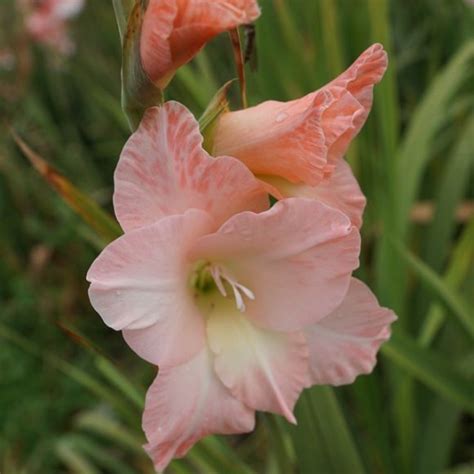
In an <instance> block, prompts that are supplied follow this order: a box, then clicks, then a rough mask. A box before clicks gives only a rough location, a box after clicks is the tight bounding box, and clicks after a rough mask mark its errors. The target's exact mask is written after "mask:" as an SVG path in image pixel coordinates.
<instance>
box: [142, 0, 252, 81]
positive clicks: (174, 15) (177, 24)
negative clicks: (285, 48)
mask: <svg viewBox="0 0 474 474" xmlns="http://www.w3.org/2000/svg"><path fill="white" fill-rule="evenodd" d="M259 15H260V9H259V7H258V4H257V2H256V0H150V1H149V4H148V8H147V10H146V13H145V17H144V19H143V25H142V33H141V40H140V50H141V60H142V64H143V68H144V70H145V72H146V73H147V75H148V76H149V78H150V79H151V80H152V81H153V82H155V83H156V84H157V85H158V86H160V87H162V88H165V87H166V86H167V84H168V83H169V81H170V80H171V78H172V77H173V75H174V73H175V72H176V70H177V69H178V68H179V67H180V66H182V65H184V64H186V63H187V62H188V61H190V60H191V59H192V58H193V57H194V56H195V55H196V54H197V53H198V52H199V51H200V50H201V48H202V47H203V46H204V45H205V44H206V43H207V42H208V41H209V40H211V39H212V38H214V37H215V36H217V35H218V34H220V33H223V32H224V31H229V30H232V29H234V28H236V27H238V26H240V25H244V24H247V23H251V22H253V21H255V20H256V19H257V18H258V17H259Z"/></svg>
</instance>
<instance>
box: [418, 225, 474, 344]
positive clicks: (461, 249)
mask: <svg viewBox="0 0 474 474" xmlns="http://www.w3.org/2000/svg"><path fill="white" fill-rule="evenodd" d="M472 242H474V219H471V222H470V223H469V224H468V226H467V227H466V229H465V230H464V232H463V234H462V235H461V237H460V238H459V240H458V243H457V245H456V248H455V249H454V251H453V255H452V257H451V261H450V263H449V267H448V271H447V272H446V275H445V277H444V281H445V283H446V285H447V286H449V287H450V288H457V287H458V286H459V285H461V283H462V281H463V280H464V279H465V278H466V276H467V275H468V273H469V270H470V269H471V268H472V265H473V262H474V246H473V245H472ZM445 318H446V311H445V309H444V308H443V307H442V306H440V305H439V304H438V303H433V304H432V306H431V308H430V310H429V312H428V315H427V316H426V318H425V320H424V321H423V326H422V328H421V331H420V336H419V341H420V344H421V345H422V346H429V345H430V344H431V342H432V341H433V340H434V338H435V336H436V334H437V333H438V331H439V329H440V328H441V326H442V324H443V322H444V320H445Z"/></svg>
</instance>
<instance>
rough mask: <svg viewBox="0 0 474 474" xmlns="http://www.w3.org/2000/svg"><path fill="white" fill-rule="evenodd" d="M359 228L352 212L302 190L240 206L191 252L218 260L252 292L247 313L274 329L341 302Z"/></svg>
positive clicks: (293, 325)
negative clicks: (260, 208) (250, 207)
mask: <svg viewBox="0 0 474 474" xmlns="http://www.w3.org/2000/svg"><path fill="white" fill-rule="evenodd" d="M359 251H360V236H359V232H358V231H357V229H356V228H355V227H353V226H352V225H351V223H350V221H349V218H348V217H347V216H345V215H344V214H342V213H341V212H339V211H337V210H335V209H332V208H330V207H328V206H326V205H325V204H323V203H321V202H318V201H315V200H309V199H303V198H289V199H285V200H283V201H279V202H278V203H277V204H275V206H273V207H272V209H270V210H269V211H266V212H263V213H261V214H255V213H252V212H243V213H240V214H238V215H236V216H234V217H232V218H231V219H230V220H229V221H227V222H226V223H225V224H224V225H223V226H222V227H221V228H220V229H219V231H218V232H216V233H215V234H212V235H208V236H205V237H203V238H202V239H200V241H199V242H198V243H197V244H196V247H195V248H194V250H193V253H192V255H193V256H194V258H197V259H200V258H202V259H208V260H210V261H212V262H213V263H218V264H219V265H220V266H221V267H222V268H224V269H225V270H226V272H227V273H228V274H230V275H231V276H232V278H233V279H234V281H237V282H238V283H239V284H241V285H243V286H244V287H246V288H248V289H249V290H251V291H252V292H253V294H254V295H255V300H253V301H252V300H251V301H248V302H247V303H246V307H247V309H246V312H245V314H246V316H247V317H248V318H250V319H251V320H252V321H253V322H255V323H256V324H257V325H259V326H262V327H265V328H268V329H273V330H275V331H296V330H299V329H301V328H304V327H305V326H307V325H310V324H313V323H315V322H317V321H319V320H320V319H322V318H324V317H325V316H327V315H328V314H329V313H330V312H331V311H333V310H334V309H335V308H337V306H339V304H340V303H341V302H342V299H343V298H344V295H345V294H346V292H347V288H348V287H349V282H350V278H351V273H352V271H353V270H354V269H355V268H357V266H358V264H359V260H358V256H359Z"/></svg>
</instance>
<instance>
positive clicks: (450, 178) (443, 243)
mask: <svg viewBox="0 0 474 474" xmlns="http://www.w3.org/2000/svg"><path fill="white" fill-rule="evenodd" d="M473 150H474V115H473V116H471V118H470V120H468V122H467V124H466V125H465V127H464V129H463V131H462V133H461V135H460V138H459V140H458V142H457V143H456V146H455V148H454V150H453V151H452V153H450V154H448V155H447V157H446V161H447V163H446V164H445V167H444V170H445V172H444V174H443V176H444V178H443V180H442V182H441V185H440V187H439V190H438V191H437V193H436V194H437V199H436V206H435V209H436V211H435V215H434V219H433V222H432V223H431V225H430V226H429V228H428V230H427V235H428V236H434V235H435V236H436V238H435V239H433V238H427V239H426V247H425V249H424V252H423V256H424V258H423V260H425V261H426V262H427V263H428V264H429V266H430V267H432V268H433V269H434V270H435V271H441V269H442V267H443V263H444V261H445V258H446V254H447V251H448V249H449V244H450V240H451V238H452V235H453V232H454V231H455V226H456V222H455V215H456V208H457V206H458V205H459V204H460V203H461V201H462V199H463V197H464V196H465V194H466V189H467V188H468V186H469V182H470V178H471V174H470V171H471V169H472V165H473V164H474V153H473ZM471 184H472V183H471Z"/></svg>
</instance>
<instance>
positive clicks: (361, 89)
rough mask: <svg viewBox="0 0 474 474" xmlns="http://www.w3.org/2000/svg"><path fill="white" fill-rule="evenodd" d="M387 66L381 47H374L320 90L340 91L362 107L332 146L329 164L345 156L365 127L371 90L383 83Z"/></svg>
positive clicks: (385, 56)
mask: <svg viewBox="0 0 474 474" xmlns="http://www.w3.org/2000/svg"><path fill="white" fill-rule="evenodd" d="M387 66H388V58H387V53H386V52H385V51H384V49H383V46H382V45H381V44H374V45H372V46H371V47H370V48H368V49H367V50H365V51H364V52H363V53H362V54H361V55H360V56H359V58H357V59H356V61H355V62H354V63H353V64H352V65H351V66H350V67H349V69H347V70H346V71H345V72H343V73H342V74H341V75H340V76H339V77H337V78H336V79H334V80H333V81H332V82H330V83H329V84H328V85H327V86H325V87H323V88H322V89H321V91H323V90H326V91H331V90H333V89H334V88H337V89H343V90H345V91H347V93H348V94H349V95H350V96H352V97H353V99H354V100H356V101H357V102H358V103H359V104H360V106H361V110H360V111H359V112H358V113H355V114H354V115H353V123H352V124H351V126H350V127H349V128H348V129H347V130H346V131H345V132H344V133H342V134H340V136H339V137H338V138H337V140H335V141H334V142H333V143H332V144H331V146H330V150H329V161H330V162H332V163H334V162H335V161H337V160H338V159H340V158H342V157H343V156H344V155H345V154H346V152H347V149H348V148H349V145H350V143H351V141H352V140H353V139H354V137H355V136H356V135H357V134H358V133H359V132H360V130H361V128H362V127H363V126H364V124H365V122H366V120H367V117H368V115H369V113H370V110H371V108H372V102H373V93H374V86H375V85H376V84H378V83H379V82H380V81H381V80H382V78H383V76H384V74H385V71H386V70H387ZM330 127H331V124H330V123H328V125H327V128H330Z"/></svg>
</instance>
